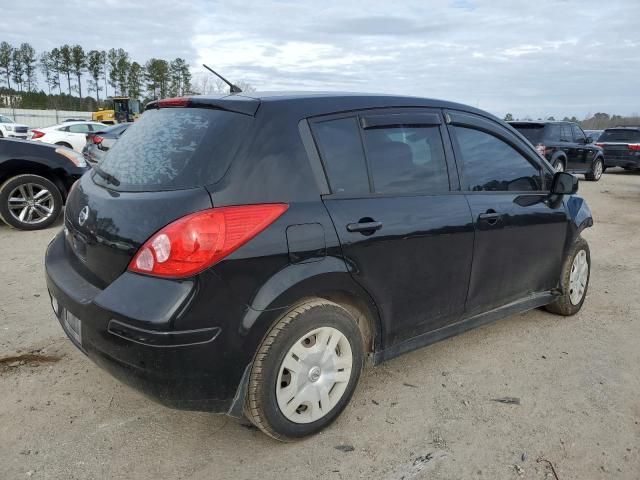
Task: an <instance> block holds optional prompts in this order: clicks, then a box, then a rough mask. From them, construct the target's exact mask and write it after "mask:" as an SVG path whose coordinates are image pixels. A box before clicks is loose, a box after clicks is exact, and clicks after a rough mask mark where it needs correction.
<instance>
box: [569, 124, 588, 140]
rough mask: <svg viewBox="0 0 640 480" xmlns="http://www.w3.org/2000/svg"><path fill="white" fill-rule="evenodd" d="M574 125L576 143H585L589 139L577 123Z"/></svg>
mask: <svg viewBox="0 0 640 480" xmlns="http://www.w3.org/2000/svg"><path fill="white" fill-rule="evenodd" d="M572 127H573V141H574V142H576V143H585V142H586V140H587V139H586V137H585V136H584V133H583V132H582V129H581V128H580V127H579V126H577V125H572Z"/></svg>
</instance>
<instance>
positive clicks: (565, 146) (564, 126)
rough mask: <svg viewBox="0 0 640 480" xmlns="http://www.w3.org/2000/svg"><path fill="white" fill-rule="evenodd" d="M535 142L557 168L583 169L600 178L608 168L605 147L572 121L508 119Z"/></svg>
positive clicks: (582, 171) (528, 138) (572, 170)
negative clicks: (600, 145) (521, 120)
mask: <svg viewBox="0 0 640 480" xmlns="http://www.w3.org/2000/svg"><path fill="white" fill-rule="evenodd" d="M509 123H510V124H511V126H512V127H513V128H515V129H516V130H518V131H519V132H520V133H521V134H522V135H524V136H525V137H526V138H527V140H529V141H530V142H531V144H532V145H534V146H535V148H536V150H537V151H538V153H539V154H540V155H542V156H543V157H544V158H546V159H547V160H548V161H549V163H551V165H553V168H554V169H555V171H556V172H564V171H567V172H571V173H584V175H585V178H586V179H587V180H595V181H598V180H600V178H601V177H602V174H603V173H604V171H605V164H604V154H603V152H602V149H601V148H600V147H599V146H598V145H596V144H595V143H593V138H591V137H588V136H587V135H585V133H584V131H583V130H582V128H580V126H579V125H577V124H575V123H571V122H551V121H549V122H520V121H518V122H509Z"/></svg>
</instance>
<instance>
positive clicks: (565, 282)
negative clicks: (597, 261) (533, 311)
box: [545, 237, 591, 316]
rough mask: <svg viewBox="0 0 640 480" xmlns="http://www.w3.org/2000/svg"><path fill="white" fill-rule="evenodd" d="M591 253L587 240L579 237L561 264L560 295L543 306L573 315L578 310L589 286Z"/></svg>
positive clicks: (551, 310) (561, 313) (552, 310)
mask: <svg viewBox="0 0 640 480" xmlns="http://www.w3.org/2000/svg"><path fill="white" fill-rule="evenodd" d="M590 275H591V253H590V251H589V244H588V243H587V241H586V240H585V239H584V238H582V237H579V238H578V239H577V240H576V241H575V243H574V244H573V246H572V247H571V250H570V251H569V254H568V255H567V257H566V258H565V261H564V264H563V266H562V276H561V278H560V290H561V291H562V295H560V296H559V297H557V298H556V300H555V301H554V302H553V303H550V304H549V305H547V306H546V307H545V308H546V309H547V310H548V311H550V312H552V313H557V314H559V315H565V316H569V315H574V314H576V313H578V312H579V311H580V309H581V308H582V304H583V303H584V299H585V297H586V296H587V289H588V288H589V277H590Z"/></svg>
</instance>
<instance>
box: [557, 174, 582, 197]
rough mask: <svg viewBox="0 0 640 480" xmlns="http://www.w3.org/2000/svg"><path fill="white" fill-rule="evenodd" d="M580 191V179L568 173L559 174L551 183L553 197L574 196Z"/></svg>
mask: <svg viewBox="0 0 640 480" xmlns="http://www.w3.org/2000/svg"><path fill="white" fill-rule="evenodd" d="M577 191H578V177H576V176H574V175H571V174H570V173H567V172H557V173H556V174H555V175H554V176H553V180H552V181H551V193H552V194H553V195H573V194H574V193H576V192H577Z"/></svg>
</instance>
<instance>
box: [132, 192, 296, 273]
mask: <svg viewBox="0 0 640 480" xmlns="http://www.w3.org/2000/svg"><path fill="white" fill-rule="evenodd" d="M287 208H289V206H288V205H287V204H283V203H270V204H260V205H242V206H234V207H220V208H212V209H209V210H203V211H201V212H197V213H193V214H191V215H187V216H186V217H182V218H180V219H179V220H176V221H175V222H173V223H170V224H169V225H167V226H166V227H164V228H163V229H162V230H160V231H159V232H158V233H156V234H155V235H153V236H152V237H151V238H150V239H149V240H147V241H146V243H145V244H144V245H143V246H142V247H141V248H140V250H139V251H138V253H136V255H135V256H134V257H133V260H131V263H130V264H129V270H131V271H133V272H138V273H145V274H148V275H156V276H159V277H169V278H184V277H189V276H192V275H195V274H196V273H199V272H201V271H203V270H204V269H206V268H208V267H210V266H211V265H214V264H215V263H217V262H219V261H220V260H222V259H223V258H225V257H226V256H227V255H229V254H231V253H232V252H234V251H235V250H237V249H238V248H240V247H241V246H242V245H244V244H245V243H247V242H248V241H249V240H251V239H252V238H253V237H255V236H256V235H258V234H259V233H260V232H261V231H263V230H264V229H265V228H267V227H268V226H269V225H271V224H272V223H273V222H274V221H275V220H276V219H277V218H278V217H280V216H281V215H282V214H283V213H284V212H285V211H286V210H287Z"/></svg>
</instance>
